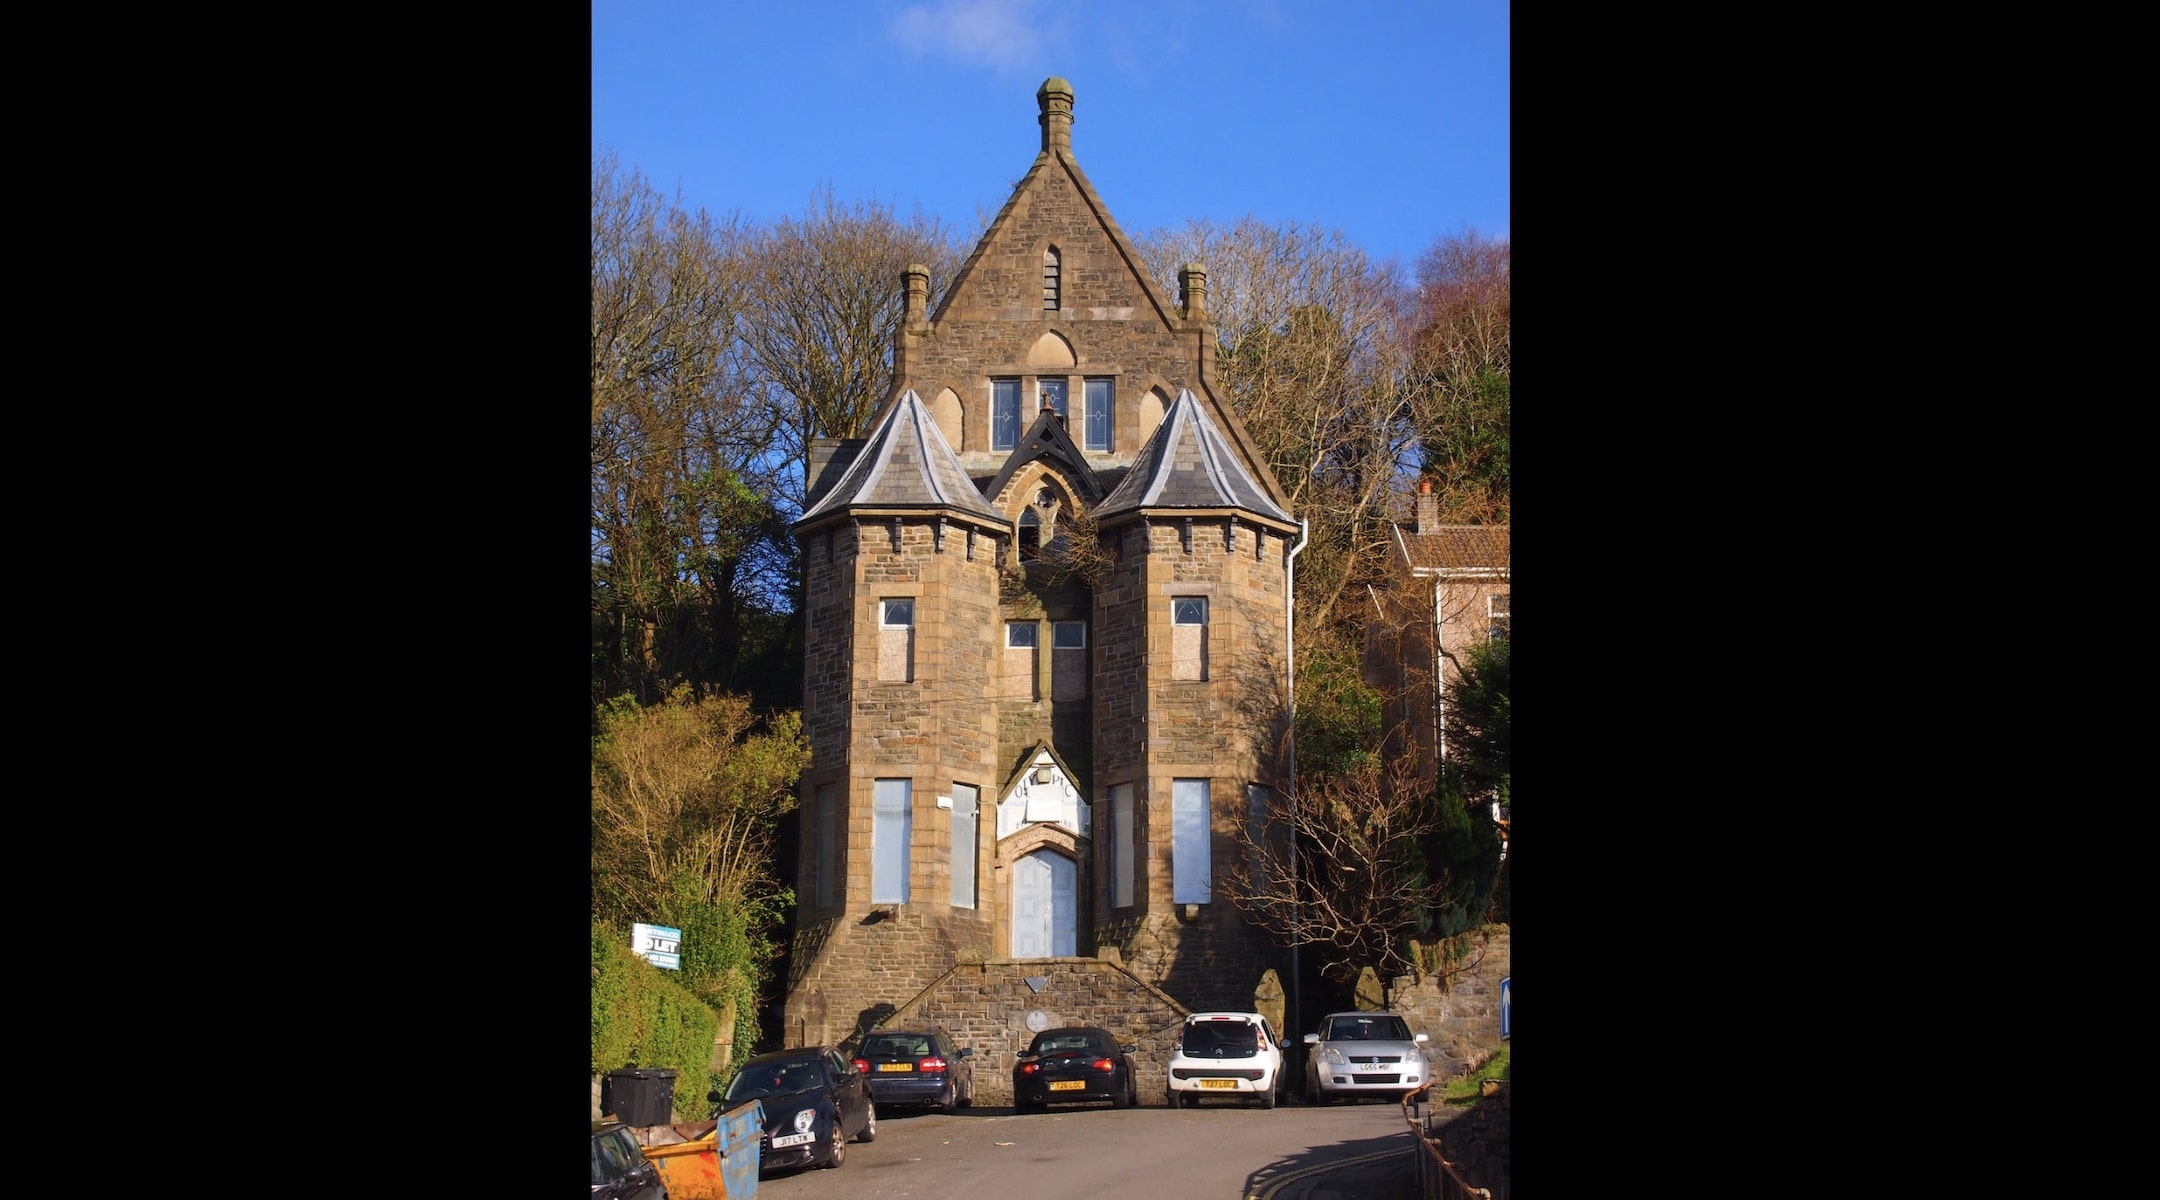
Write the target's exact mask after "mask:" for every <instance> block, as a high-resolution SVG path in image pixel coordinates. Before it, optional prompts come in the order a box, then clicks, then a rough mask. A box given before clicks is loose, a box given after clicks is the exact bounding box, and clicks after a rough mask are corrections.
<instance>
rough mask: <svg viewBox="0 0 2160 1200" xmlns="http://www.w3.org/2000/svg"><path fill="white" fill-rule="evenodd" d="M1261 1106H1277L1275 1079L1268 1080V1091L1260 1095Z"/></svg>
mask: <svg viewBox="0 0 2160 1200" xmlns="http://www.w3.org/2000/svg"><path fill="white" fill-rule="evenodd" d="M1260 1107H1262V1108H1273V1107H1275V1081H1274V1080H1272V1079H1270V1080H1268V1087H1267V1091H1266V1092H1265V1093H1264V1094H1262V1095H1261V1097H1260Z"/></svg>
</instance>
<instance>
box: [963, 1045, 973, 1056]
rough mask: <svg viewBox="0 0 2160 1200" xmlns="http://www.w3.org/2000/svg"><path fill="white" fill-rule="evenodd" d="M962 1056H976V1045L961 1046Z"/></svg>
mask: <svg viewBox="0 0 2160 1200" xmlns="http://www.w3.org/2000/svg"><path fill="white" fill-rule="evenodd" d="M960 1057H962V1058H973V1057H975V1047H973V1046H963V1047H961V1048H960Z"/></svg>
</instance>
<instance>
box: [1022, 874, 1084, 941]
mask: <svg viewBox="0 0 2160 1200" xmlns="http://www.w3.org/2000/svg"><path fill="white" fill-rule="evenodd" d="M1078 882H1079V870H1078V869H1077V868H1076V867H1075V866H1074V865H1073V860H1071V859H1069V858H1067V857H1065V856H1064V855H1062V854H1058V853H1056V852H1054V851H1050V850H1037V851H1036V852H1035V853H1033V854H1030V855H1028V856H1026V857H1025V858H1022V859H1021V860H1020V861H1019V862H1018V863H1017V864H1015V866H1014V868H1013V907H1012V911H1013V927H1012V956H1013V957H1014V958H1050V957H1070V956H1072V955H1074V954H1077V953H1078V952H1079V951H1078V949H1077V946H1078V944H1079V941H1078V938H1077V937H1076V936H1075V918H1076V914H1077V912H1078V908H1077V885H1078Z"/></svg>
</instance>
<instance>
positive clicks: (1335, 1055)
mask: <svg viewBox="0 0 2160 1200" xmlns="http://www.w3.org/2000/svg"><path fill="white" fill-rule="evenodd" d="M1320 1061H1321V1062H1324V1063H1333V1064H1334V1065H1336V1066H1338V1067H1339V1066H1344V1065H1346V1064H1347V1063H1349V1061H1350V1060H1349V1059H1347V1058H1344V1057H1343V1052H1342V1051H1340V1050H1337V1049H1336V1048H1335V1047H1333V1046H1322V1047H1320Z"/></svg>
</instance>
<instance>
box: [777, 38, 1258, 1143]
mask: <svg viewBox="0 0 2160 1200" xmlns="http://www.w3.org/2000/svg"><path fill="white" fill-rule="evenodd" d="M1036 100H1037V106H1038V112H1039V116H1038V123H1039V125H1040V143H1039V152H1038V153H1037V154H1036V156H1035V159H1034V162H1033V164H1032V165H1031V166H1030V167H1029V169H1028V171H1027V174H1026V176H1025V177H1024V178H1023V179H1021V180H1020V182H1019V183H1018V185H1017V186H1016V187H1015V188H1014V190H1013V193H1012V196H1011V198H1010V199H1009V200H1008V201H1007V202H1006V203H1005V206H1004V207H1003V209H1002V210H1001V211H1000V212H999V213H998V215H997V217H996V219H995V220H994V221H993V222H992V223H991V225H990V227H989V229H988V230H987V231H986V232H985V233H984V234H983V236H982V240H981V241H980V242H979V243H978V244H977V245H976V246H975V248H974V251H973V253H972V254H971V256H970V257H969V258H968V259H967V261H966V263H965V264H964V265H963V266H962V267H961V268H960V270H959V272H958V273H957V274H956V276H955V277H954V280H953V282H952V285H951V287H950V289H949V290H948V292H947V294H946V295H945V297H944V299H943V301H942V302H941V303H940V304H939V305H938V308H937V310H936V311H935V312H931V311H928V293H929V278H928V272H927V271H926V270H924V269H923V268H921V267H911V268H909V269H908V271H906V272H905V273H904V274H903V276H902V278H901V279H900V280H898V281H896V282H897V283H898V284H899V288H898V290H897V292H896V295H895V301H896V302H897V303H901V304H903V305H904V306H905V308H904V312H905V320H904V323H903V328H902V330H901V332H900V334H899V335H898V338H897V345H896V347H895V359H896V372H895V376H896V377H895V379H894V382H893V387H892V391H891V394H890V398H889V399H888V400H887V401H886V402H885V404H884V405H883V407H882V408H881V409H880V410H879V412H878V414H877V416H876V417H875V419H874V421H873V423H872V426H871V428H870V431H869V433H868V434H867V435H866V436H864V437H862V438H859V439H850V440H848V441H844V442H827V443H822V444H820V445H818V446H816V447H815V448H814V449H813V451H812V454H811V461H810V463H809V464H808V470H809V480H810V501H809V504H808V505H807V507H806V509H805V511H804V513H803V516H802V518H801V519H800V520H799V521H798V522H797V523H796V525H795V526H794V532H795V535H796V537H797V539H798V543H799V545H800V547H801V550H802V556H803V565H804V573H805V591H806V599H805V605H804V618H805V622H806V625H805V647H806V663H805V678H804V689H803V696H804V702H803V717H804V724H805V728H806V731H807V733H808V735H809V737H810V740H811V745H812V750H813V762H812V765H811V767H810V769H809V770H808V771H807V772H805V774H804V775H803V779H802V785H801V802H802V823H801V828H802V850H801V859H800V862H799V864H798V868H797V876H796V880H795V882H796V891H797V897H798V909H797V916H796V926H795V930H794V942H793V946H792V950H791V955H790V970H789V979H788V991H787V997H786V1000H785V1004H784V1009H783V1020H784V1022H785V1030H784V1037H785V1038H786V1040H787V1042H788V1043H789V1044H804V1043H819V1042H839V1041H841V1040H843V1039H845V1038H847V1037H849V1036H850V1035H852V1034H853V1033H855V1032H856V1031H857V1030H859V1029H862V1028H865V1027H867V1026H868V1025H870V1024H873V1023H875V1022H876V1021H878V1020H879V1019H881V1018H883V1017H886V1016H889V1015H891V1014H894V1013H900V1012H904V1013H909V1014H913V1015H929V1016H935V1017H936V1018H937V1019H940V1020H943V1021H945V1022H946V1023H948V1024H951V1025H953V1026H954V1028H955V1029H956V1031H958V1032H961V1033H962V1035H963V1037H962V1040H963V1044H970V1045H974V1046H976V1047H978V1050H979V1052H980V1053H981V1054H982V1055H983V1058H982V1059H981V1060H979V1061H978V1063H977V1066H976V1070H977V1075H976V1078H977V1084H978V1088H980V1089H981V1090H982V1092H983V1095H984V1099H985V1100H986V1101H989V1100H992V1099H993V1098H994V1096H995V1094H996V1091H997V1090H998V1089H999V1087H1000V1086H1001V1081H1000V1080H999V1076H1000V1075H1001V1074H1002V1072H1001V1071H1000V1070H999V1069H998V1066H999V1064H1000V1063H1006V1062H1009V1054H1010V1052H1011V1049H1012V1048H1013V1046H1014V1045H1015V1044H1017V1045H1018V1046H1024V1045H1025V1044H1026V1041H1027V1038H1028V1035H1029V1034H1028V1029H1027V1028H1025V1027H1024V1026H1023V1025H1022V1023H1021V1017H1022V1016H1023V1015H1024V1016H1025V1018H1026V1021H1027V1022H1028V1023H1033V1024H1040V1023H1042V1022H1045V1021H1047V1022H1050V1023H1053V1024H1065V1023H1102V1024H1109V1025H1111V1027H1112V1028H1113V1029H1114V1030H1116V1031H1117V1032H1119V1033H1120V1034H1121V1035H1124V1036H1130V1037H1132V1038H1133V1039H1134V1040H1145V1041H1153V1040H1154V1039H1155V1038H1156V1036H1157V1035H1158V1034H1160V1033H1161V1032H1162V1031H1163V1030H1165V1029H1168V1028H1171V1027H1174V1025H1175V1023H1176V1021H1177V1019H1178V1018H1179V1017H1180V1016H1181V1015H1182V1012H1183V1011H1190V1010H1199V1009H1206V1008H1236V1009H1251V1008H1254V1007H1256V1005H1257V1004H1259V1003H1260V1002H1262V1001H1265V1000H1273V998H1275V997H1279V996H1280V990H1279V987H1278V986H1277V985H1276V982H1275V981H1276V979H1277V978H1279V975H1278V969H1279V967H1280V966H1281V963H1280V961H1279V959H1280V956H1281V952H1280V951H1278V950H1277V949H1276V948H1275V947H1274V946H1273V945H1272V944H1271V943H1270V942H1269V940H1268V939H1267V938H1266V937H1265V936H1264V935H1263V934H1262V933H1261V932H1260V931H1259V930H1258V929H1256V928H1255V927H1253V926H1251V925H1250V924H1248V923H1247V922H1246V921H1245V920H1243V919H1242V918H1241V917H1240V916H1239V914H1238V913H1237V912H1235V911H1233V910H1232V907H1231V906H1230V905H1229V904H1228V903H1226V902H1225V901H1224V900H1223V897H1222V894H1221V890H1220V888H1219V887H1218V886H1217V885H1218V883H1219V882H1220V876H1221V874H1222V869H1223V864H1224V863H1225V862H1226V861H1228V857H1227V856H1231V855H1235V854H1239V853H1241V850H1240V849H1239V844H1238V842H1237V840H1236V837H1237V834H1236V831H1237V829H1238V828H1239V826H1240V825H1241V824H1244V825H1246V827H1247V828H1251V827H1252V825H1251V823H1253V822H1255V821H1256V820H1258V819H1260V818H1262V817H1264V815H1265V814H1266V813H1267V812H1268V810H1269V808H1270V806H1271V805H1272V804H1273V802H1274V795H1275V791H1276V789H1277V788H1278V787H1280V786H1281V776H1280V775H1279V772H1280V771H1281V770H1283V769H1284V767H1285V763H1284V761H1283V758H1282V747H1283V743H1284V740H1285V737H1286V733H1287V720H1288V705H1287V695H1288V687H1289V679H1288V661H1287V659H1288V648H1289V641H1290V625H1289V622H1290V611H1291V601H1292V591H1291V588H1292V584H1291V568H1292V562H1293V559H1294V556H1295V552H1296V550H1297V549H1298V548H1299V544H1300V543H1299V538H1300V532H1301V527H1300V524H1299V522H1298V520H1297V519H1296V517H1295V516H1293V514H1292V513H1291V512H1290V510H1289V505H1288V500H1287V497H1286V496H1285V494H1284V493H1283V491H1282V489H1281V487H1280V485H1279V484H1277V482H1276V481H1275V479H1274V478H1273V477H1272V476H1271V474H1270V472H1269V471H1268V470H1267V468H1266V465H1265V464H1264V463H1263V462H1261V461H1260V459H1259V458H1258V456H1257V454H1256V453H1255V450H1254V447H1253V443H1252V441H1251V439H1250V437H1249V436H1248V434H1247V433H1246V431H1245V429H1244V427H1243V426H1242V425H1241V424H1240V423H1239V420H1238V418H1237V416H1236V414H1235V413H1233V412H1232V411H1231V410H1230V407H1229V405H1228V403H1227V402H1226V400H1225V398H1224V397H1223V395H1222V394H1221V393H1220V392H1218V391H1217V389H1216V383H1215V378H1214V352H1215V344H1216V331H1215V328H1214V326H1213V325H1212V323H1211V322H1210V321H1209V318H1208V312H1207V276H1206V273H1205V271H1204V270H1202V268H1201V267H1200V266H1199V265H1197V264H1193V265H1188V266H1186V267H1185V268H1184V269H1182V270H1181V271H1180V272H1179V275H1178V279H1177V281H1176V282H1177V293H1176V295H1175V296H1174V297H1173V296H1170V295H1168V294H1166V293H1165V292H1164V291H1163V289H1162V287H1161V285H1160V284H1159V283H1158V282H1157V281H1155V280H1153V279H1151V278H1149V276H1148V273H1147V271H1146V269H1145V268H1144V267H1143V266H1142V264H1141V261H1140V257H1139V255H1138V254H1137V253H1136V252H1135V250H1134V248H1133V246H1132V244H1131V243H1130V241H1129V240H1128V239H1127V238H1126V236H1125V234H1124V233H1123V231H1121V230H1120V229H1119V228H1118V225H1117V222H1116V221H1115V220H1114V219H1113V218H1112V217H1111V215H1110V212H1109V209H1108V208H1107V207H1106V206H1105V205H1104V203H1103V200H1102V198H1101V197H1100V196H1099V195H1097V194H1096V191H1095V188H1094V187H1093V186H1092V185H1091V184H1090V183H1089V182H1088V179H1087V176H1086V175H1085V174H1083V173H1082V171H1081V169H1080V165H1079V163H1078V161H1077V160H1076V159H1075V158H1074V155H1073V150H1072V136H1071V135H1072V125H1073V91H1072V88H1071V86H1070V85H1069V84H1067V83H1066V82H1065V81H1064V80H1062V79H1051V80H1048V81H1047V82H1045V83H1044V84H1043V86H1042V88H1041V89H1040V90H1039V91H1038V92H1037V95H1036ZM1066 980H1072V981H1075V982H1074V983H1073V984H1072V987H1073V988H1074V989H1076V990H1075V991H1074V994H1073V995H1072V996H1071V997H1068V998H1066V999H1065V1000H1061V999H1060V997H1059V994H1058V988H1059V987H1060V986H1064V984H1063V983H1062V982H1061V981H1066ZM1083 997H1084V998H1083ZM1272 1006H1273V1007H1274V1008H1275V1010H1276V1011H1275V1012H1274V1016H1275V1018H1276V1019H1277V1020H1278V1021H1280V1020H1281V1018H1282V1014H1281V1012H1280V1003H1279V1000H1273V1005H1272ZM1263 1011H1266V1010H1265V1009H1263ZM1121 1014H1122V1015H1121ZM1080 1016H1086V1017H1088V1018H1090V1020H1089V1021H1087V1022H1081V1021H1078V1020H1077V1018H1078V1017H1080ZM1153 1050H1154V1047H1152V1046H1151V1047H1150V1053H1151V1054H1152V1053H1153ZM1156 1061H1157V1062H1159V1061H1160V1058H1159V1057H1157V1058H1156ZM1147 1086H1148V1085H1147V1081H1146V1080H1145V1078H1144V1079H1143V1087H1144V1088H1145V1087H1147Z"/></svg>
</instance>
